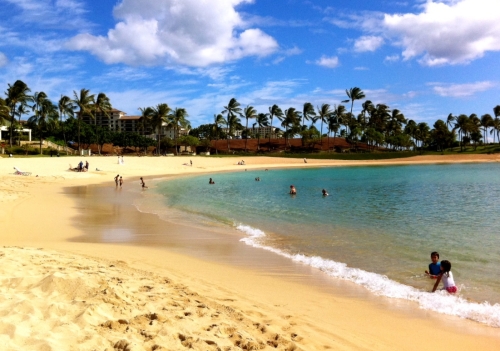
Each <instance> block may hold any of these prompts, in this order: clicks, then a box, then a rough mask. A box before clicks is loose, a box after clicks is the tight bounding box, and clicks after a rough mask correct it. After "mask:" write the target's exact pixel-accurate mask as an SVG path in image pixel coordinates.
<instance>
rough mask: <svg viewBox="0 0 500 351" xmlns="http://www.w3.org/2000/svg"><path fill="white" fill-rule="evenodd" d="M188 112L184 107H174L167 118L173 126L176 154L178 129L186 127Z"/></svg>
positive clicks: (176, 152)
mask: <svg viewBox="0 0 500 351" xmlns="http://www.w3.org/2000/svg"><path fill="white" fill-rule="evenodd" d="M187 116H188V113H187V111H186V109H185V108H178V107H176V108H175V110H174V111H173V113H172V114H170V115H169V117H168V120H169V121H170V124H171V125H172V126H173V127H174V140H175V154H176V155H178V151H177V139H178V138H179V129H180V128H186V127H187V125H188V124H189V121H188V120H187V119H186V117H187Z"/></svg>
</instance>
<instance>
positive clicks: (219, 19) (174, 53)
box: [67, 0, 278, 67]
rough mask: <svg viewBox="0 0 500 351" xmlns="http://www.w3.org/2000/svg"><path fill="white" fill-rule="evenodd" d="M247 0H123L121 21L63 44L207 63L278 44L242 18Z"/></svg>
mask: <svg viewBox="0 0 500 351" xmlns="http://www.w3.org/2000/svg"><path fill="white" fill-rule="evenodd" d="M251 2H252V1H251V0H219V1H209V0H182V1H180V0H164V1H156V0H122V1H121V2H120V3H119V4H118V5H117V6H116V7H115V9H114V14H115V17H117V18H118V19H119V20H120V21H119V22H118V23H117V24H116V26H115V28H113V29H110V30H109V31H108V33H107V36H93V35H91V34H88V33H84V34H80V35H77V36H76V37H74V38H72V39H71V40H70V41H69V42H68V44H67V46H68V48H70V49H73V50H85V51H89V52H91V53H92V54H94V55H96V56H98V57H99V58H100V59H101V60H103V61H104V62H106V63H109V64H111V63H125V64H130V65H169V64H181V65H186V66H192V67H206V66H209V65H212V64H220V63H225V62H228V61H234V60H238V59H241V58H243V57H247V56H266V55H269V54H271V53H273V52H274V51H276V50H277V49H278V43H277V42H276V40H275V39H274V38H272V37H271V36H269V35H267V34H266V33H264V32H263V31H262V30H260V29H258V28H245V27H246V23H245V22H244V20H243V19H242V17H241V16H240V14H239V13H238V12H237V11H236V7H237V6H238V5H241V4H243V3H251Z"/></svg>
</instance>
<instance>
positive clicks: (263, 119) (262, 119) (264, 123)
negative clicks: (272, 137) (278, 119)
mask: <svg viewBox="0 0 500 351" xmlns="http://www.w3.org/2000/svg"><path fill="white" fill-rule="evenodd" d="M255 121H256V123H257V125H258V126H259V129H261V128H263V127H268V126H269V117H268V114H267V113H259V114H258V115H257V118H256V119H255ZM259 150H260V130H259V132H258V133H257V151H259Z"/></svg>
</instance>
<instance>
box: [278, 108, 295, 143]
mask: <svg viewBox="0 0 500 351" xmlns="http://www.w3.org/2000/svg"><path fill="white" fill-rule="evenodd" d="M278 118H279V120H280V121H281V126H282V127H283V128H285V150H286V146H287V145H288V144H289V137H290V136H293V134H294V128H296V126H297V125H299V124H300V112H299V111H297V110H296V109H295V108H294V107H290V108H289V109H288V110H285V114H284V115H282V116H280V117H278Z"/></svg>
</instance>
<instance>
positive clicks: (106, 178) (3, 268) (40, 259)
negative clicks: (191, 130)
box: [0, 155, 500, 351]
mask: <svg viewBox="0 0 500 351" xmlns="http://www.w3.org/2000/svg"><path fill="white" fill-rule="evenodd" d="M80 160H83V161H84V162H85V160H87V161H88V162H89V163H90V171H89V172H84V173H79V172H73V171H70V170H69V166H70V164H71V165H72V166H73V167H75V166H76V165H77V163H78V162H79V161H80ZM190 160H193V166H189V165H186V164H189V163H190V162H189V161H190ZM239 160H241V157H239V158H236V157H235V158H230V157H222V158H215V157H210V158H209V157H192V158H189V157H127V156H125V160H124V161H125V162H124V164H123V165H120V164H118V162H117V160H116V158H115V157H88V158H84V157H81V158H80V157H61V158H57V157H53V158H16V157H14V158H0V179H1V182H0V204H2V211H0V224H1V228H2V231H1V234H0V238H1V241H0V243H1V245H0V263H1V265H0V279H1V285H0V291H1V294H2V300H1V301H0V315H1V316H2V319H1V321H0V345H3V346H0V349H2V350H37V351H38V350H39V351H42V350H108V351H109V350H183V349H194V350H261V349H262V350H266V349H268V350H271V349H277V350H290V351H291V350H329V349H331V350H435V349H453V350H498V349H500V330H498V329H497V328H491V327H487V326H484V325H481V324H479V323H476V322H472V321H468V320H464V319H459V318H455V317H450V316H444V315H439V314H437V313H433V312H429V311H423V310H419V309H418V307H417V306H416V305H413V304H412V303H410V302H394V301H388V299H384V298H378V297H374V296H373V297H367V296H368V295H369V294H368V293H365V292H363V291H362V290H360V289H363V288H359V287H352V289H351V290H349V289H350V288H347V289H333V288H332V289H330V288H328V287H327V286H321V283H320V282H319V283H317V284H303V283H301V280H300V279H291V277H292V276H293V274H296V275H297V274H305V273H304V272H302V271H296V272H295V273H293V272H292V273H290V274H289V276H286V274H285V275H283V276H281V275H279V274H264V273H262V272H260V271H255V270H251V269H245V268H242V267H236V266H232V265H223V264H219V263H217V262H212V261H207V260H204V259H203V258H200V257H193V256H189V255H183V254H180V253H179V252H175V251H173V250H168V248H158V247H150V246H138V245H132V244H116V243H90V242H77V241H74V240H71V239H72V238H75V237H79V236H82V235H84V234H85V233H86V231H88V230H91V229H89V228H91V227H92V223H81V224H79V225H78V224H77V221H76V220H75V219H77V218H78V216H79V213H80V211H92V210H93V209H92V208H82V204H81V203H79V202H78V201H77V199H76V198H75V197H72V196H69V195H68V192H67V191H65V189H66V190H67V189H69V188H71V187H76V186H80V187H81V186H86V185H96V184H102V183H106V182H108V183H109V184H110V186H113V187H114V183H113V178H114V177H115V176H116V175H117V174H120V175H121V176H123V177H124V180H125V183H124V186H125V187H137V189H140V183H139V177H145V180H146V183H148V180H149V179H151V178H152V177H161V176H168V175H177V176H182V175H187V174H192V173H200V174H201V173H214V172H223V171H238V170H239V171H241V170H244V169H253V168H273V167H280V168H289V167H317V166H346V165H369V164H377V165H383V164H416V163H422V164H424V163H446V162H450V163H456V162H499V161H500V155H466V156H462V155H454V156H417V157H413V158H408V159H396V160H390V161H387V160H384V161H359V162H358V161H335V160H308V163H307V164H305V163H304V162H303V160H302V159H281V158H268V157H249V158H246V159H245V163H246V164H245V166H241V165H238V164H237V163H238V161H239ZM14 167H17V168H18V169H19V170H21V171H24V172H31V175H29V176H22V175H15V174H14ZM96 169H99V171H97V170H96ZM172 228H174V229H173V230H175V228H176V226H175V223H174V224H173V225H172ZM312 274H318V272H312ZM349 291H351V293H349ZM356 291H360V292H359V293H356ZM343 292H344V293H343Z"/></svg>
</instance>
